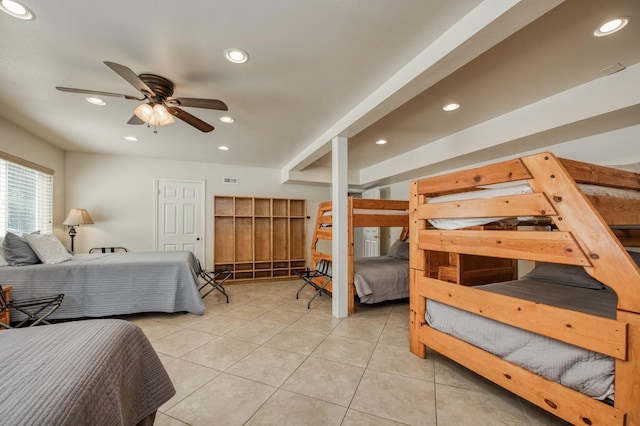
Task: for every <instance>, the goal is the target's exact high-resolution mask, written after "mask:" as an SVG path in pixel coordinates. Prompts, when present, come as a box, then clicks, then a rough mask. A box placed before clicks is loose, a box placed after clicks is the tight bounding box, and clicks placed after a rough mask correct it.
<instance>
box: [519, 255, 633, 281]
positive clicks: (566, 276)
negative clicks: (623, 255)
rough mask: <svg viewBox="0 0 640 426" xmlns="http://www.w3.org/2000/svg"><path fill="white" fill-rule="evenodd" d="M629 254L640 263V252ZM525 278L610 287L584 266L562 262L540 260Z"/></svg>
mask: <svg viewBox="0 0 640 426" xmlns="http://www.w3.org/2000/svg"><path fill="white" fill-rule="evenodd" d="M629 254H630V255H631V258H632V259H633V260H634V261H635V262H636V264H638V265H640V253H633V252H629ZM523 278H530V279H534V280H539V281H548V282H554V283H557V284H564V285H570V286H574V287H582V288H591V289H595V290H602V289H608V288H609V287H607V286H606V285H604V284H602V283H601V282H600V281H598V280H596V279H595V278H593V277H592V276H591V275H589V274H588V273H587V271H585V270H584V268H583V267H582V266H577V265H563V264H560V263H546V262H539V263H538V264H537V265H536V267H535V268H534V269H533V270H532V271H531V272H529V273H528V274H527V275H525V276H524V277H523Z"/></svg>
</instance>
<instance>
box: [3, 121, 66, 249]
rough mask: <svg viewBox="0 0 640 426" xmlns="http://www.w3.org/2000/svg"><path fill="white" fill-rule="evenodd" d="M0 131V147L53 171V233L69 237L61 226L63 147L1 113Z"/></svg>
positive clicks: (61, 236)
mask: <svg viewBox="0 0 640 426" xmlns="http://www.w3.org/2000/svg"><path fill="white" fill-rule="evenodd" d="M0 134H1V135H2V138H0V151H4V152H6V153H8V154H11V155H15V156H16V157H20V158H22V159H25V160H29V161H31V162H33V163H36V164H39V165H41V166H44V167H47V168H49V169H51V170H53V171H54V174H53V233H54V234H55V235H56V236H57V237H58V238H60V239H61V240H62V241H65V240H64V238H65V237H66V238H67V239H69V237H68V235H67V230H66V229H65V228H64V226H62V222H63V221H64V218H65V216H66V210H65V205H64V196H65V187H64V181H65V169H64V151H62V150H61V149H59V148H56V147H54V146H53V145H50V144H49V143H48V142H46V141H44V140H42V139H40V138H39V137H37V136H35V135H33V134H31V133H29V132H27V131H26V130H24V129H22V128H20V127H17V126H15V125H14V124H13V123H10V122H9V121H7V120H5V119H4V118H2V117H0Z"/></svg>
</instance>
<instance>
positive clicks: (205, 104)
mask: <svg viewBox="0 0 640 426" xmlns="http://www.w3.org/2000/svg"><path fill="white" fill-rule="evenodd" d="M167 103H169V104H170V105H171V104H176V105H177V106H182V107H193V108H207V109H217V110H220V111H227V110H228V109H229V108H227V105H226V104H225V103H224V102H222V101H219V100H218V99H198V98H176V97H172V98H167Z"/></svg>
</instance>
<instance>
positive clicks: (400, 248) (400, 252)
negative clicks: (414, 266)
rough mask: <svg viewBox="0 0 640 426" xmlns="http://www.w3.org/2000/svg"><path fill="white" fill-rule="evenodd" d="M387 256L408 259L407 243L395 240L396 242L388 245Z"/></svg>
mask: <svg viewBox="0 0 640 426" xmlns="http://www.w3.org/2000/svg"><path fill="white" fill-rule="evenodd" d="M387 256H391V257H397V258H398V259H409V243H407V242H405V241H401V240H396V242H395V243H393V244H392V245H391V247H389V252H388V253H387Z"/></svg>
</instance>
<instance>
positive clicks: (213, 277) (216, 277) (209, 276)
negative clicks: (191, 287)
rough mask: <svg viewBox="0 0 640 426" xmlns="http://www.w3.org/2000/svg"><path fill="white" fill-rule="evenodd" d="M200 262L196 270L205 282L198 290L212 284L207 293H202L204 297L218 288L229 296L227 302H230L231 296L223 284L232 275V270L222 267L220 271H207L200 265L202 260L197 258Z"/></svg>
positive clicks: (225, 295)
mask: <svg viewBox="0 0 640 426" xmlns="http://www.w3.org/2000/svg"><path fill="white" fill-rule="evenodd" d="M196 261H197V263H198V271H197V272H196V273H197V274H198V276H199V277H200V278H202V280H203V281H204V283H203V284H202V285H201V286H200V287H198V291H201V290H202V289H204V288H206V287H207V286H211V288H210V289H208V291H207V292H206V293H205V294H202V298H203V299H204V298H205V297H207V295H209V293H211V292H212V291H213V290H218V291H219V292H220V293H222V294H223V295H224V297H226V298H227V303H229V296H228V295H227V292H226V290H225V289H224V287H223V286H222V283H224V282H225V281H226V280H228V279H229V278H230V277H231V271H229V270H228V269H222V270H219V271H205V270H204V269H202V265H200V260H197V259H196Z"/></svg>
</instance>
